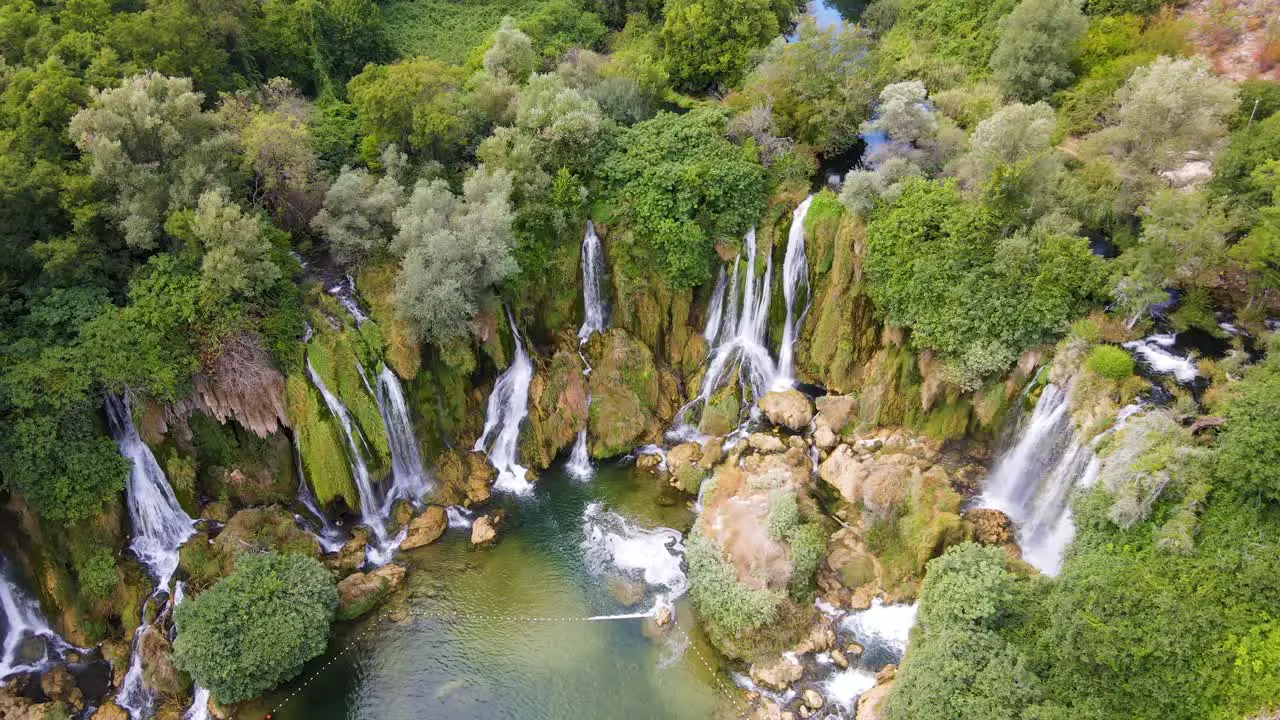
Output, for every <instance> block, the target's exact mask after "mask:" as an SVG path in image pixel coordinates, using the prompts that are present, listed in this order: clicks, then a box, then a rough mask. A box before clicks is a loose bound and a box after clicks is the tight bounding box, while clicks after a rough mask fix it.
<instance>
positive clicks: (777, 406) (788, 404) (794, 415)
mask: <svg viewBox="0 0 1280 720" xmlns="http://www.w3.org/2000/svg"><path fill="white" fill-rule="evenodd" d="M760 409H761V410H762V411H764V414H765V417H767V418H769V422H771V423H773V424H774V425H781V426H782V427H785V428H787V429H789V430H791V431H793V432H801V431H803V430H804V429H805V428H807V427H809V423H810V422H812V421H813V403H811V402H810V401H809V397H808V396H807V395H805V394H804V393H802V392H800V391H799V390H781V391H775V392H771V393H767V394H765V396H764V397H762V398H760Z"/></svg>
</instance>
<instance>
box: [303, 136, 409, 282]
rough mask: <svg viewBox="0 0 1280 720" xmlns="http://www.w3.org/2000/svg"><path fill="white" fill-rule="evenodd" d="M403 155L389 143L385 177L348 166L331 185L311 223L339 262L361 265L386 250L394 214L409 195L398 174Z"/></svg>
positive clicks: (385, 152) (393, 230) (386, 154)
mask: <svg viewBox="0 0 1280 720" xmlns="http://www.w3.org/2000/svg"><path fill="white" fill-rule="evenodd" d="M403 157H404V156H403V155H400V154H399V153H398V152H397V151H396V148H395V146H394V145H391V146H388V147H387V149H386V150H385V151H384V152H383V166H384V167H385V168H386V172H385V174H383V176H382V177H380V178H379V177H374V176H372V175H370V174H369V171H368V170H365V169H364V168H349V167H344V168H343V169H342V172H340V173H339V174H338V177H337V178H335V179H334V181H333V184H332V185H330V186H329V190H328V191H327V192H326V193H325V196H324V207H322V208H321V209H320V212H318V213H316V216H315V217H314V218H312V220H311V226H312V227H313V228H315V229H316V231H318V232H319V233H320V234H321V235H322V236H323V237H324V238H325V239H326V240H328V241H329V250H330V252H332V253H333V255H334V257H335V258H337V260H338V262H341V263H343V264H344V265H359V264H361V263H363V262H365V261H366V260H369V259H371V258H373V257H376V256H378V255H379V254H381V253H383V252H385V251H386V249H387V244H388V243H389V242H390V240H391V235H392V233H394V232H395V226H394V224H393V222H392V215H393V214H394V213H395V211H396V209H397V208H399V207H400V206H401V205H403V204H404V201H405V196H406V192H405V189H404V187H403V186H402V185H401V184H400V179H399V177H398V174H399V171H400V168H401V165H402V163H403Z"/></svg>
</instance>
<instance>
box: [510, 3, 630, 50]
mask: <svg viewBox="0 0 1280 720" xmlns="http://www.w3.org/2000/svg"><path fill="white" fill-rule="evenodd" d="M520 29H521V30H524V31H525V32H526V33H528V34H529V38H530V39H532V40H533V46H534V49H535V50H537V52H538V54H539V55H541V56H542V58H543V59H544V60H551V61H555V60H558V59H559V58H560V57H561V56H562V55H564V54H565V52H567V51H568V50H569V49H570V48H575V47H576V48H583V49H591V48H596V47H598V46H599V45H600V43H601V42H602V41H603V40H604V37H605V35H606V34H607V33H608V28H606V27H605V25H604V22H602V21H601V19H600V16H599V15H597V14H595V13H594V12H590V11H589V10H586V9H584V7H583V3H582V1H581V0H549V1H548V2H545V3H542V4H540V5H539V6H538V9H537V10H534V12H533V14H531V15H530V16H529V17H527V18H525V19H524V21H523V22H521V23H520Z"/></svg>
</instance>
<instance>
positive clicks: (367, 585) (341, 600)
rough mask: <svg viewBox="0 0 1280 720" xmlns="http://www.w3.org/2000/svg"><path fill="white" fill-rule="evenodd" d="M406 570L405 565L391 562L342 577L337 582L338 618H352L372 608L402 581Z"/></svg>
mask: <svg viewBox="0 0 1280 720" xmlns="http://www.w3.org/2000/svg"><path fill="white" fill-rule="evenodd" d="M406 572H407V570H406V568H405V566H403V565H397V564H395V563H391V564H388V565H383V566H382V567H380V568H378V569H377V570H373V571H371V572H367V573H355V574H354V575H351V576H348V577H346V578H343V580H342V582H339V583H338V618H339V619H340V620H352V619H354V618H358V617H360V616H361V615H364V614H365V613H367V612H369V611H370V610H372V609H373V608H374V606H375V605H377V604H378V603H380V602H382V601H383V600H384V599H386V596H387V595H388V594H390V593H391V592H392V591H394V590H395V589H396V588H398V587H400V586H401V585H402V584H403V583H404V576H405V573H406Z"/></svg>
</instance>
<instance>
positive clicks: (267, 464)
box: [166, 413, 297, 507]
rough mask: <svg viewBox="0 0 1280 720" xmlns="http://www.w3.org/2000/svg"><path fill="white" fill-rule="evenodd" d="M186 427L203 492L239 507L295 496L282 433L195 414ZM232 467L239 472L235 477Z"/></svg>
mask: <svg viewBox="0 0 1280 720" xmlns="http://www.w3.org/2000/svg"><path fill="white" fill-rule="evenodd" d="M187 425H188V427H190V428H191V444H192V446H193V447H194V449H195V452H196V462H197V464H198V467H199V471H198V473H197V476H198V479H199V485H200V488H201V489H202V490H203V491H204V493H205V495H207V496H208V497H211V498H214V499H217V500H225V501H229V502H231V503H232V504H233V505H236V506H239V507H243V506H248V505H269V504H272V503H288V502H289V501H291V500H292V499H293V497H294V495H295V494H296V488H297V483H296V480H297V479H296V478H295V477H294V475H295V471H294V462H293V450H292V448H291V446H290V444H289V439H288V437H286V436H285V435H284V434H283V433H276V434H273V435H269V436H268V437H266V438H260V437H258V436H257V435H255V434H253V433H251V432H249V431H247V430H245V429H244V428H242V427H240V425H239V424H237V423H236V422H235V421H230V422H228V423H226V424H225V425H224V424H222V423H219V422H218V421H216V420H214V419H213V418H210V417H208V416H206V415H203V414H198V413H197V414H193V415H191V417H189V418H188V420H187ZM167 469H168V464H166V470H167ZM233 471H238V473H239V475H238V476H237V477H236V478H235V479H234V480H233V478H232V472H233ZM172 478H173V474H172V473H170V479H172ZM179 499H181V498H179Z"/></svg>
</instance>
